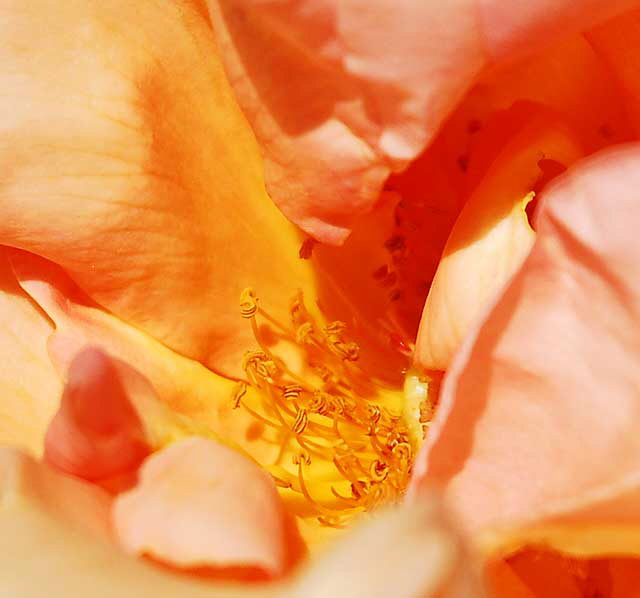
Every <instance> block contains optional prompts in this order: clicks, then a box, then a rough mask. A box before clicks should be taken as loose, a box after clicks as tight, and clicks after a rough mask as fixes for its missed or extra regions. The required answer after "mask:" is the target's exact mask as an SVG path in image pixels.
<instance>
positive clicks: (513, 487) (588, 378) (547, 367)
mask: <svg viewBox="0 0 640 598" xmlns="http://www.w3.org/2000/svg"><path fill="white" fill-rule="evenodd" d="M639 164H640V149H639V148H638V147H637V146H631V147H628V148H624V149H619V150H617V151H614V152H611V153H608V154H603V155H601V156H598V157H597V158H594V159H592V160H589V161H587V162H585V163H583V164H582V165H581V167H580V168H579V169H576V170H575V172H574V173H572V174H571V175H568V176H566V177H565V178H564V179H563V181H562V182H561V183H558V184H557V185H555V186H554V187H553V188H552V189H551V190H550V191H549V193H548V194H547V196H546V199H545V200H544V202H543V207H542V213H541V215H540V218H539V221H538V235H539V236H538V239H537V241H536V244H535V246H534V249H533V251H532V253H531V254H530V256H529V258H528V259H527V260H526V261H525V263H524V265H523V267H522V269H521V270H520V272H519V273H518V274H517V275H516V276H515V277H514V279H513V280H512V282H511V283H510V285H509V286H508V288H507V289H506V290H505V292H504V294H503V295H502V296H501V297H500V298H499V300H498V301H497V302H496V304H495V306H494V307H493V309H492V310H491V311H490V313H489V314H488V315H487V317H486V318H485V319H484V322H482V323H481V325H478V326H477V327H476V328H475V329H474V330H472V332H471V334H470V335H469V336H468V337H467V340H466V341H465V343H464V344H463V347H462V348H461V350H460V351H459V352H458V354H457V356H456V358H455V359H454V362H453V364H452V366H451V368H450V370H449V372H448V375H447V379H446V381H445V385H444V389H443V393H442V397H441V406H440V410H439V412H438V415H437V417H436V422H435V424H434V425H433V426H432V427H431V429H430V430H431V432H430V436H429V438H428V442H427V445H426V447H425V450H424V452H423V453H422V455H421V456H420V457H419V458H418V460H417V463H416V467H415V478H414V482H413V491H414V493H415V491H416V490H417V487H419V486H420V485H421V484H424V483H426V482H431V483H436V484H439V485H440V486H442V487H443V488H444V490H445V491H446V494H447V496H448V498H449V499H450V501H451V503H452V505H453V507H454V509H455V512H456V514H457V515H458V517H459V518H460V520H461V521H462V523H463V524H464V526H465V528H466V529H467V530H469V531H471V530H479V529H484V530H487V529H488V526H492V525H493V526H495V525H496V524H500V525H501V526H502V528H503V529H502V531H501V532H500V533H498V532H496V534H497V535H496V536H493V537H491V538H490V539H489V540H488V541H489V542H490V543H491V545H493V546H495V544H496V543H498V544H500V543H501V542H502V543H504V542H505V541H506V540H505V535H504V533H503V532H504V528H511V529H512V530H513V528H514V527H517V526H519V527H521V528H522V527H525V525H526V524H531V525H532V526H533V527H535V524H540V525H541V526H542V527H543V528H544V524H545V521H546V520H551V521H552V522H553V523H554V524H556V525H555V530H554V531H553V532H551V531H549V530H548V529H547V530H545V531H544V532H543V534H542V535H543V536H544V537H549V538H550V541H553V542H555V543H556V544H557V545H563V544H564V543H565V542H567V539H566V538H567V535H566V534H567V531H568V530H571V529H574V530H575V528H576V526H573V528H571V527H570V525H566V526H564V527H562V526H561V527H560V531H558V525H557V524H558V519H559V520H560V522H561V523H563V522H565V521H566V523H567V524H571V523H572V522H576V521H579V522H580V525H581V526H582V527H583V529H585V530H586V529H588V528H587V527H585V526H586V525H587V524H592V525H593V527H592V528H591V532H592V533H591V540H590V541H589V540H588V539H587V538H586V534H583V535H582V536H578V537H577V538H576V536H575V535H573V536H570V537H571V538H572V539H573V540H575V541H572V543H571V546H570V548H571V549H572V550H574V551H577V550H580V549H581V550H583V551H584V552H585V553H591V554H594V553H595V554H597V552H598V551H600V550H607V551H611V550H618V551H621V552H629V551H630V550H632V549H633V550H634V551H635V550H636V548H633V546H635V547H637V546H638V544H637V532H638V530H639V529H640V528H639V527H638V525H637V523H638V520H637V519H636V514H637V510H635V511H628V509H629V503H630V501H629V499H630V498H632V497H633V496H634V492H636V490H635V487H634V481H635V480H637V478H638V462H639V460H640V443H639V441H638V438H639V437H638V435H637V433H636V430H635V425H636V424H635V422H636V421H637V418H638V417H640V403H639V402H638V395H637V392H636V389H637V387H638V384H639V382H640V380H637V372H638V371H640V370H639V368H638V363H637V361H638V355H640V346H639V345H638V339H637V335H635V334H634V332H633V331H634V330H635V329H636V328H637V323H638V319H639V317H640V286H639V283H638V277H637V276H636V270H637V268H636V266H637V264H636V258H637V255H638V254H639V252H640V246H639V245H638V243H639V240H638V239H639V237H638V235H637V231H636V223H637V222H640V204H639V203H638V202H637V198H636V192H635V189H636V187H637V186H638V183H640V181H639V180H638V173H639V172H640V169H639V168H638V165H639ZM636 483H637V482H636ZM598 505H604V506H603V507H602V508H600V507H598ZM596 507H598V508H596ZM605 507H606V508H605ZM594 509H595V512H594ZM625 509H626V510H625ZM574 515H575V519H572V517H573V516H574ZM554 517H555V518H556V519H554ZM630 522H635V527H630ZM552 527H553V526H552ZM594 528H597V529H598V530H599V531H600V534H599V535H595V534H594ZM625 531H626V532H628V533H625ZM563 534H565V536H564V537H563ZM525 535H526V534H525ZM633 537H635V538H636V541H635V543H634V542H632V540H631V539H632V538H633ZM522 541H523V537H518V538H517V539H516V540H514V544H516V545H517V544H518V543H521V542H522Z"/></svg>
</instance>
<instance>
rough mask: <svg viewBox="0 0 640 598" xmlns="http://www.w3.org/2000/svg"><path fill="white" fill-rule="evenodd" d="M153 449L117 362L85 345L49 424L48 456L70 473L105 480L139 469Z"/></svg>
mask: <svg viewBox="0 0 640 598" xmlns="http://www.w3.org/2000/svg"><path fill="white" fill-rule="evenodd" d="M148 452H149V447H148V445H147V442H146V440H145V437H144V430H143V426H142V423H141V421H140V418H139V417H138V414H137V413H136V411H135V409H134V407H133V406H132V405H131V403H130V401H129V397H128V396H127V393H126V391H125V389H124V387H123V384H122V382H121V381H120V378H119V375H118V372H117V370H116V367H115V365H114V363H113V362H112V361H111V359H109V357H107V355H105V354H104V353H102V352H101V351H100V350H98V349H94V348H88V349H85V350H83V351H82V352H80V353H79V354H78V355H77V356H76V357H75V358H74V360H73V362H72V363H71V366H70V368H69V371H68V374H67V380H66V385H65V389H64V393H63V395H62V400H61V402H60V407H59V409H58V412H57V413H56V415H55V416H54V418H53V420H52V421H51V424H50V425H49V429H48V430H47V435H46V438H45V453H44V458H45V460H46V461H47V462H49V463H50V464H52V465H53V466H54V467H56V468H57V469H59V470H61V471H64V472H66V473H70V474H73V475H75V476H78V477H81V478H84V479H86V480H102V479H105V478H110V477H113V476H116V475H121V474H126V473H127V472H130V471H133V470H135V469H136V468H137V467H138V465H139V464H140V463H141V462H142V460H143V459H144V457H146V455H147V454H148Z"/></svg>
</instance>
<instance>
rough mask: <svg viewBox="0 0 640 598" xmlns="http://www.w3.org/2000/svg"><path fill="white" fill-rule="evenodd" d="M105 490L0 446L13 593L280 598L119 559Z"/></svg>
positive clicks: (4, 539) (0, 496)
mask: <svg viewBox="0 0 640 598" xmlns="http://www.w3.org/2000/svg"><path fill="white" fill-rule="evenodd" d="M109 504H110V500H109V497H108V495H107V494H106V493H105V492H104V491H102V490H100V489H99V488H98V487H96V486H94V485H91V484H87V483H85V482H81V481H79V480H76V479H73V478H70V477H67V476H64V475H61V474H59V473H56V472H54V471H52V470H51V469H50V468H49V467H47V466H45V465H41V464H38V463H36V462H35V461H33V460H32V459H30V458H28V457H26V456H25V455H22V454H20V453H18V452H16V451H12V450H8V449H5V448H2V449H0V554H2V558H1V559H0V579H1V580H2V585H1V587H2V593H3V594H4V595H6V596H11V597H12V598H18V597H19V598H27V597H31V596H42V595H43V588H44V587H46V595H47V596H48V597H50V598H68V597H69V596H78V597H85V596H91V597H92V598H111V597H113V596H119V597H121V598H175V596H181V597H184V598H206V597H208V598H223V597H224V598H228V597H229V596H234V597H235V596H237V597H238V598H243V597H244V596H247V597H251V596H255V597H256V598H258V597H260V598H268V597H269V596H271V595H272V594H271V592H272V591H273V592H274V594H273V596H282V589H281V588H277V587H274V588H271V589H270V588H259V589H256V590H255V592H254V591H251V590H244V589H243V588H240V587H238V586H232V587H230V586H228V585H223V584H220V585H211V584H203V583H200V582H197V581H190V580H185V579H183V578H180V577H178V576H176V575H170V574H168V573H166V572H164V571H160V570H158V569H155V568H152V567H150V566H148V565H145V564H143V563H140V562H137V561H135V560H133V559H131V558H128V557H126V556H124V555H123V554H122V553H121V552H120V551H119V550H117V549H116V548H115V547H114V546H113V544H112V542H111V540H110V529H109V525H108V523H109Z"/></svg>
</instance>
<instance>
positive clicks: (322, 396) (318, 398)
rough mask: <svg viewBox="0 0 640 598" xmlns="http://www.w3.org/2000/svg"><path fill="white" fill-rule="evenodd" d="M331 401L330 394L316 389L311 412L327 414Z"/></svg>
mask: <svg viewBox="0 0 640 598" xmlns="http://www.w3.org/2000/svg"><path fill="white" fill-rule="evenodd" d="M329 401H330V395H328V394H327V393H324V392H321V391H319V390H316V391H315V392H314V393H313V396H312V398H311V403H310V404H309V411H311V413H317V414H318V415H327V414H328V413H329V411H330V403H329Z"/></svg>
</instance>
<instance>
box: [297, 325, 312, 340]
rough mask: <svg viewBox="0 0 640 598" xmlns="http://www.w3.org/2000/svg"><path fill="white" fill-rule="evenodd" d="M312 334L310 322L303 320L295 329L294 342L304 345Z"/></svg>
mask: <svg viewBox="0 0 640 598" xmlns="http://www.w3.org/2000/svg"><path fill="white" fill-rule="evenodd" d="M312 336H313V324H311V322H304V323H303V324H300V326H298V328H297V329H296V342H297V343H298V344H300V345H305V344H308V343H310V342H311V340H312V338H311V337H312Z"/></svg>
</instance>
